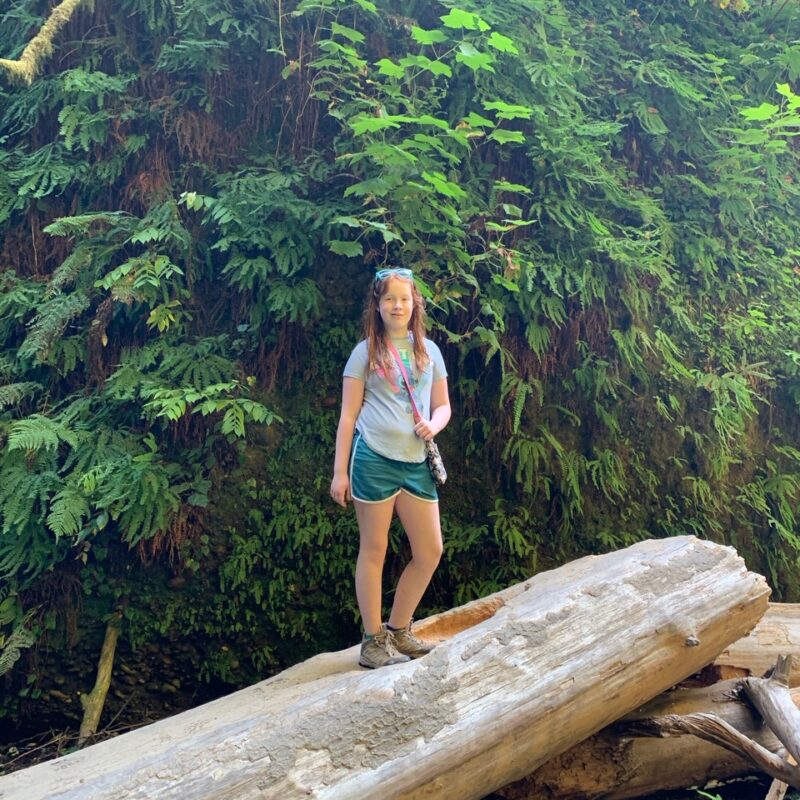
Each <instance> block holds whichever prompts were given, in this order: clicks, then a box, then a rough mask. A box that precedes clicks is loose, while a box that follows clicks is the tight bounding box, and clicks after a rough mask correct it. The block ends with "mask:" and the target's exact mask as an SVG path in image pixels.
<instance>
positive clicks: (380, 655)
mask: <svg viewBox="0 0 800 800" xmlns="http://www.w3.org/2000/svg"><path fill="white" fill-rule="evenodd" d="M406 661H411V659H410V658H409V657H408V656H405V655H403V654H402V653H398V652H397V648H396V647H395V644H394V636H392V632H391V631H390V630H389V629H388V628H387V627H386V626H385V625H381V629H380V630H379V631H378V632H377V633H376V634H375V635H374V636H372V637H371V638H369V639H365V640H364V641H363V642H361V656H360V658H359V659H358V663H359V665H360V666H362V667H366V668H367V669H377V668H378V667H389V666H391V665H392V664H404V663H405V662H406Z"/></svg>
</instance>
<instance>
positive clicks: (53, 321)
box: [19, 292, 90, 360]
mask: <svg viewBox="0 0 800 800" xmlns="http://www.w3.org/2000/svg"><path fill="white" fill-rule="evenodd" d="M89 303H90V301H89V298H88V297H87V296H86V295H85V294H82V293H79V292H75V293H73V294H57V295H55V296H54V297H53V298H52V299H50V300H49V301H47V302H46V303H45V304H44V305H43V306H42V307H41V309H40V311H39V313H38V314H37V315H36V317H35V319H34V320H33V322H32V323H31V326H30V331H29V333H28V335H27V337H26V338H25V341H24V342H23V343H22V345H21V346H20V348H19V356H20V357H21V358H32V357H34V356H36V357H38V358H39V359H40V360H44V358H45V357H46V356H47V351H48V350H49V349H50V347H51V346H52V345H53V343H54V342H55V340H56V339H58V337H59V336H61V334H62V333H63V332H64V330H65V329H66V327H67V325H69V323H70V322H71V321H72V320H73V319H75V318H76V317H78V316H80V315H81V314H82V313H83V312H84V311H85V310H86V309H87V308H88V307H89Z"/></svg>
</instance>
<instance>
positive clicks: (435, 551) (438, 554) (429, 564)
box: [414, 537, 442, 572]
mask: <svg viewBox="0 0 800 800" xmlns="http://www.w3.org/2000/svg"><path fill="white" fill-rule="evenodd" d="M441 558H442V540H441V538H438V537H437V538H436V539H435V540H434V541H432V542H428V543H427V545H426V546H425V547H424V548H421V552H416V553H414V560H415V561H416V562H418V563H419V564H420V565H421V566H424V567H426V568H427V569H428V570H429V571H430V572H433V571H434V570H435V569H436V567H437V566H439V561H440V560H441Z"/></svg>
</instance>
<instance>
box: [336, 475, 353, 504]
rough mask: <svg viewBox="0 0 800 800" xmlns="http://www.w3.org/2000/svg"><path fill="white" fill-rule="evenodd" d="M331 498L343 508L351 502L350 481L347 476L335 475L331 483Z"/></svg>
mask: <svg viewBox="0 0 800 800" xmlns="http://www.w3.org/2000/svg"><path fill="white" fill-rule="evenodd" d="M331 497H332V498H333V500H334V502H335V503H338V504H339V505H340V506H341V507H342V508H347V504H348V503H349V502H350V499H351V498H350V480H349V478H348V477H347V475H334V476H333V480H332V481H331Z"/></svg>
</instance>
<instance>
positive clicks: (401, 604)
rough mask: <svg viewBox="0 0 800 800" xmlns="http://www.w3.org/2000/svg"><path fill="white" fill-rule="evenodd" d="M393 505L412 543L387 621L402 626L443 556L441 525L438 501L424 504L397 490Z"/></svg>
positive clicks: (409, 617) (414, 607)
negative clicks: (409, 558)
mask: <svg viewBox="0 0 800 800" xmlns="http://www.w3.org/2000/svg"><path fill="white" fill-rule="evenodd" d="M395 508H396V509H397V516H398V517H400V522H402V523H403V528H405V531H406V536H408V541H409V542H410V544H411V561H409V562H408V564H406V568H405V569H404V570H403V574H402V575H401V576H400V580H399V581H398V582H397V590H396V591H395V594H394V604H393V606H392V613H391V616H390V617H389V624H390V625H391V626H392V627H393V628H403V627H405V626H406V625H408V623H409V622H410V620H411V616H412V615H413V613H414V610H415V609H416V607H417V606H418V605H419V601H420V600H422V595H423V594H425V590H426V589H427V588H428V584H429V583H430V581H431V578H432V577H433V573H434V571H435V570H436V566H437V565H438V563H439V559H440V558H441V557H442V528H441V525H440V524H439V504H438V503H426V502H425V501H424V500H419V499H418V498H416V497H412V496H411V495H410V494H406V492H400V494H399V495H397V500H396V501H395Z"/></svg>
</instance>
